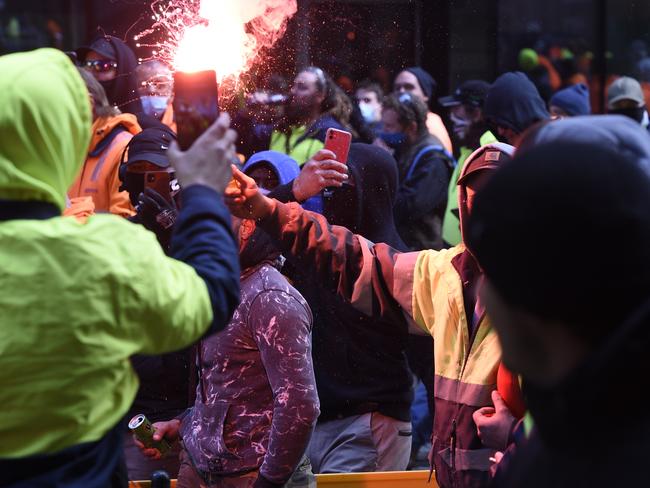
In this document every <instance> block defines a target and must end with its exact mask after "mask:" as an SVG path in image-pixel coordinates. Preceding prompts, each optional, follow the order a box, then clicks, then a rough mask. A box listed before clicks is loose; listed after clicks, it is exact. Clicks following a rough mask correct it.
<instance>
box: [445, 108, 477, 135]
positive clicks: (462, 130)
mask: <svg viewBox="0 0 650 488" xmlns="http://www.w3.org/2000/svg"><path fill="white" fill-rule="evenodd" d="M449 119H450V120H451V123H452V124H453V131H454V134H456V137H458V139H460V140H461V141H462V140H463V139H465V137H466V136H467V132H469V127H470V126H471V125H472V123H471V122H470V121H469V120H466V119H461V118H460V117H456V116H455V115H454V114H453V113H450V114H449Z"/></svg>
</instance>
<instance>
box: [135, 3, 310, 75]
mask: <svg viewBox="0 0 650 488" xmlns="http://www.w3.org/2000/svg"><path fill="white" fill-rule="evenodd" d="M151 8H152V10H153V16H152V18H153V20H154V25H153V26H152V27H151V28H150V29H148V30H146V31H144V32H142V33H140V34H138V35H137V36H136V37H135V40H136V41H139V40H140V39H142V38H144V37H146V36H148V35H150V34H153V33H154V32H157V31H160V30H162V31H163V32H164V33H165V37H166V40H165V41H163V42H160V43H157V44H155V45H154V46H153V47H155V48H156V50H155V51H154V52H153V54H154V56H155V57H158V58H161V59H163V60H164V61H167V62H169V63H170V64H171V65H172V66H173V67H174V69H176V70H179V71H200V70H206V69H213V70H215V71H216V72H217V78H218V80H219V82H223V80H224V79H226V78H231V77H232V78H235V79H237V78H238V77H239V75H241V74H242V73H243V72H245V71H247V70H248V69H249V68H250V66H251V64H252V63H253V61H254V60H255V57H256V56H257V55H258V54H259V53H260V51H261V50H262V49H263V48H268V47H271V46H272V45H273V44H274V43H275V41H277V40H278V39H279V38H280V37H281V36H282V34H284V30H285V28H286V21H287V20H288V19H289V18H291V16H293V14H295V13H296V10H297V4H296V0H202V1H199V0H164V1H163V0H159V1H155V2H154V3H153V4H152V6H151Z"/></svg>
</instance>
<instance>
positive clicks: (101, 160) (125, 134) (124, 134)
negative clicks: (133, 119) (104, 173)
mask: <svg viewBox="0 0 650 488" xmlns="http://www.w3.org/2000/svg"><path fill="white" fill-rule="evenodd" d="M131 135H132V134H131V133H130V132H120V133H119V134H118V135H116V136H115V138H114V139H113V140H112V141H111V143H110V144H109V145H108V147H107V148H106V149H104V150H103V151H102V155H101V157H100V158H99V161H97V164H96V165H95V169H94V170H93V174H92V175H91V176H90V181H92V182H95V181H97V178H99V173H100V172H101V170H102V167H103V166H104V163H105V162H106V158H107V157H108V155H109V154H111V152H112V149H113V146H114V145H115V144H117V142H118V140H122V139H124V138H125V137H128V136H131Z"/></svg>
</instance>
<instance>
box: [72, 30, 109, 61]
mask: <svg viewBox="0 0 650 488" xmlns="http://www.w3.org/2000/svg"><path fill="white" fill-rule="evenodd" d="M89 51H95V52H96V53H98V54H101V55H102V56H104V57H105V58H106V59H110V60H112V61H117V52H116V51H115V48H114V47H113V44H111V41H110V37H108V36H101V37H98V38H96V39H95V40H94V41H93V42H91V43H90V44H89V45H87V46H82V47H80V48H79V49H77V58H78V59H79V60H80V61H84V60H85V59H86V56H87V55H88V52H89Z"/></svg>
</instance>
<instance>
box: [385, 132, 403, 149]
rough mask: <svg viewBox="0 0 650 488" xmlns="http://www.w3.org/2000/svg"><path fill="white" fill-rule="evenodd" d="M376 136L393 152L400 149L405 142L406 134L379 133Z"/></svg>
mask: <svg viewBox="0 0 650 488" xmlns="http://www.w3.org/2000/svg"><path fill="white" fill-rule="evenodd" d="M378 136H379V138H380V139H381V140H382V141H384V142H385V143H386V145H387V146H388V147H391V148H393V149H395V150H398V149H400V148H401V147H402V146H403V145H404V144H405V143H406V140H407V138H406V134H404V133H403V132H380V133H379V134H378Z"/></svg>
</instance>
